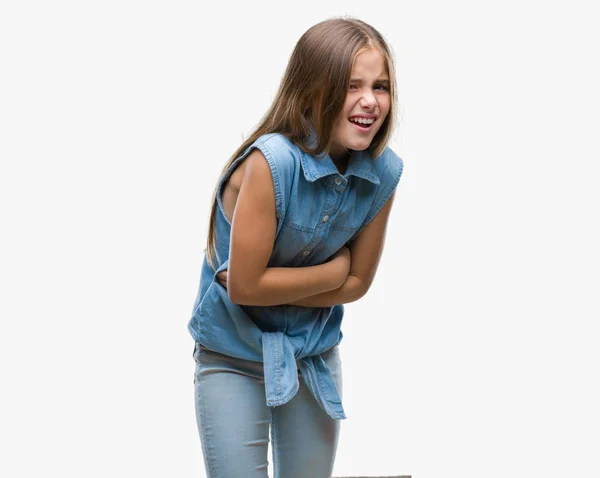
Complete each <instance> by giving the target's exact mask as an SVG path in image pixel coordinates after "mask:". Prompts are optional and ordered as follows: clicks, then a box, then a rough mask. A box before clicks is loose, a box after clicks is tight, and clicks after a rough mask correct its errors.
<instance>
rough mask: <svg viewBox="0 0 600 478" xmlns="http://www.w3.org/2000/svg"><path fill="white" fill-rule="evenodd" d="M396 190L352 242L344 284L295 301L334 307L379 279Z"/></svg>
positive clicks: (354, 298) (303, 305)
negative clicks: (348, 269)
mask: <svg viewBox="0 0 600 478" xmlns="http://www.w3.org/2000/svg"><path fill="white" fill-rule="evenodd" d="M394 196H395V193H394V194H392V196H391V197H390V199H388V201H387V202H386V203H385V205H384V206H383V208H382V209H381V211H379V213H378V214H377V216H375V218H374V219H373V220H372V221H371V222H370V223H369V224H368V225H367V227H365V228H364V229H363V230H362V231H361V232H360V234H359V235H358V236H356V238H355V239H354V241H352V243H351V244H350V253H351V265H350V272H349V274H348V277H347V278H346V280H345V282H344V283H343V284H342V286H341V287H339V288H337V289H334V290H331V291H328V292H324V293H321V294H317V295H313V296H311V297H305V298H303V299H300V300H296V301H294V302H292V305H299V306H302V307H331V306H334V305H337V304H347V303H349V302H354V301H356V300H358V299H360V298H361V297H363V296H364V295H365V294H366V293H367V291H368V290H369V287H371V284H372V283H373V279H374V278H375V273H376V272H377V267H378V266H379V259H380V258H381V254H382V252H383V245H384V243H385V231H386V228H387V223H388V219H389V215H390V211H391V209H392V204H393V201H394Z"/></svg>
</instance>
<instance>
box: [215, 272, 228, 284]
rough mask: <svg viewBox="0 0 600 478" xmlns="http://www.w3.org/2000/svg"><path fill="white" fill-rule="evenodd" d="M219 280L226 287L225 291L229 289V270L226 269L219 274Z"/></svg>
mask: <svg viewBox="0 0 600 478" xmlns="http://www.w3.org/2000/svg"><path fill="white" fill-rule="evenodd" d="M217 280H218V281H219V283H220V284H221V285H222V286H223V287H225V289H227V269H224V270H222V271H221V272H219V273H218V274H217Z"/></svg>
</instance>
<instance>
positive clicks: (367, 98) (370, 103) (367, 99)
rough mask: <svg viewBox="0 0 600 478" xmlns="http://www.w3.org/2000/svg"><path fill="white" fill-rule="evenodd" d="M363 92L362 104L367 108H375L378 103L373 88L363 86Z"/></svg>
mask: <svg viewBox="0 0 600 478" xmlns="http://www.w3.org/2000/svg"><path fill="white" fill-rule="evenodd" d="M362 91H363V94H362V96H361V98H360V106H361V107H363V108H367V109H373V108H375V106H376V105H377V98H376V97H375V95H374V93H373V90H372V89H371V88H363V90H362Z"/></svg>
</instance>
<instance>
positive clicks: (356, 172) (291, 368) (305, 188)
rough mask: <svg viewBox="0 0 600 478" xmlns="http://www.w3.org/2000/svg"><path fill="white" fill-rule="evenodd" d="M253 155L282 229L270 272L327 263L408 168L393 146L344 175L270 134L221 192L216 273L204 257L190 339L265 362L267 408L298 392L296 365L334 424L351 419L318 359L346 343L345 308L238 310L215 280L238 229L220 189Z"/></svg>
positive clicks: (357, 155) (356, 162)
mask: <svg viewBox="0 0 600 478" xmlns="http://www.w3.org/2000/svg"><path fill="white" fill-rule="evenodd" d="M314 139H315V138H314V136H313V137H312V138H309V141H314ZM254 148H258V149H259V150H260V151H261V152H262V153H263V154H264V156H265V158H266V159H267V161H268V163H269V166H270V168H271V174H272V177H273V184H274V188H275V202H276V215H277V231H276V238H275V244H274V247H273V253H272V256H271V258H270V260H269V264H268V267H304V266H312V265H317V264H322V263H323V262H326V261H327V260H328V259H329V258H330V257H331V256H332V255H333V254H335V252H336V251H338V250H339V249H340V248H341V247H342V246H344V245H345V244H347V243H348V242H349V241H351V240H352V239H353V238H354V237H355V236H356V235H357V234H359V233H360V231H361V230H362V229H363V228H364V227H365V226H366V225H367V224H368V223H369V222H370V221H371V220H372V219H373V218H374V217H375V215H376V214H377V213H378V212H379V211H380V210H381V208H382V207H383V205H384V204H385V202H386V201H387V200H388V199H389V197H390V196H391V195H392V193H393V191H394V189H395V188H396V186H397V184H398V181H399V180H400V176H401V174H402V169H403V162H402V160H401V159H400V158H399V157H398V156H396V154H395V153H394V152H393V151H392V150H391V149H390V148H386V149H385V150H384V152H383V153H382V154H381V155H380V156H379V157H378V158H376V159H373V158H371V157H370V155H369V154H368V153H367V152H366V151H354V152H352V155H351V157H350V160H349V163H348V167H347V168H346V172H345V174H343V175H342V174H340V173H339V172H338V170H337V168H336V166H335V165H334V163H333V161H332V160H331V158H330V157H329V155H321V156H320V157H315V156H311V155H309V154H306V153H304V152H303V151H302V150H301V149H300V148H299V147H298V146H297V145H295V144H294V143H293V142H292V141H291V140H289V139H288V138H286V137H285V136H283V135H281V134H268V135H264V136H261V137H260V138H259V139H258V140H256V141H255V142H254V143H253V144H252V145H250V146H249V147H248V148H247V149H246V151H244V153H243V154H242V155H241V156H240V157H239V158H237V159H236V160H235V162H234V163H233V164H232V165H231V166H230V167H229V168H228V170H227V171H226V173H225V174H224V175H223V177H222V178H221V180H220V182H219V185H218V188H217V201H218V212H217V219H216V232H217V242H216V262H217V269H216V270H214V269H212V268H211V267H210V266H209V265H208V263H207V261H206V258H205V259H204V262H203V265H202V271H201V276H200V287H199V290H198V295H197V297H196V301H195V303H194V307H193V314H192V317H191V319H190V321H189V324H188V329H189V332H190V334H191V335H192V337H193V338H194V340H195V341H196V342H199V343H200V344H202V346H204V347H205V348H207V349H209V350H212V351H215V352H219V353H222V354H226V355H229V356H232V357H236V358H240V359H244V360H251V361H255V362H263V363H264V374H265V394H266V396H265V399H266V405H268V406H280V405H283V404H285V403H287V402H288V401H289V400H291V399H292V397H294V395H295V394H296V393H297V391H298V388H299V380H298V374H297V373H296V364H297V365H298V366H299V367H300V371H301V375H302V378H303V380H304V382H305V383H306V385H307V386H308V389H309V390H310V391H311V393H312V395H313V396H314V398H315V399H316V401H317V402H318V403H319V405H320V406H321V407H322V408H323V409H324V410H325V411H326V412H327V413H328V414H329V416H330V417H332V418H335V419H344V418H346V416H345V414H344V409H343V407H342V402H341V398H340V396H339V393H338V391H337V389H336V387H335V384H334V382H333V380H332V377H331V372H330V370H329V368H328V366H327V364H326V363H325V361H324V360H323V358H322V356H321V354H323V353H324V352H326V351H328V350H329V349H331V348H332V347H334V346H335V345H338V344H339V343H340V341H341V340H342V337H343V335H342V331H341V323H342V317H343V315H344V306H343V305H341V304H340V305H335V306H333V307H299V306H292V305H278V306H269V307H259V306H240V305H236V304H233V303H232V302H231V301H230V300H229V296H228V295H227V290H226V289H225V288H224V287H223V286H222V285H221V284H220V283H219V281H218V280H217V273H218V272H220V271H222V270H225V269H227V268H228V267H227V266H228V259H229V239H230V232H231V224H230V223H229V221H228V219H227V218H226V216H225V214H224V212H223V205H222V203H221V195H222V193H223V187H224V185H225V183H226V181H227V179H228V178H229V176H230V175H231V173H232V172H233V170H234V169H235V168H236V167H237V166H238V165H239V163H240V162H241V161H243V160H244V159H245V158H246V157H247V155H248V154H249V153H250V151H251V150H253V149H254Z"/></svg>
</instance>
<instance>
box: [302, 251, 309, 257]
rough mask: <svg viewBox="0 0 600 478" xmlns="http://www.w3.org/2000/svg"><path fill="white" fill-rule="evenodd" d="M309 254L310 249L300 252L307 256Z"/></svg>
mask: <svg viewBox="0 0 600 478" xmlns="http://www.w3.org/2000/svg"><path fill="white" fill-rule="evenodd" d="M309 254H310V251H304V252H303V253H302V255H303V256H308V255H309Z"/></svg>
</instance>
